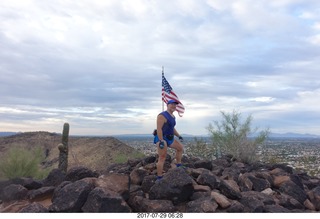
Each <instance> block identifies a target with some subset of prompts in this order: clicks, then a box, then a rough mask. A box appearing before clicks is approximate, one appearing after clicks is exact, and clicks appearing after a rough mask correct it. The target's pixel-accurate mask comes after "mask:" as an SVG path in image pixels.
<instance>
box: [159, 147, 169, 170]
mask: <svg viewBox="0 0 320 219" xmlns="http://www.w3.org/2000/svg"><path fill="white" fill-rule="evenodd" d="M159 144H160V142H158V143H157V148H158V155H159V157H158V162H157V175H158V176H162V173H163V165H164V162H165V161H166V157H167V148H168V147H167V142H166V141H165V142H164V148H162V149H161V148H160V147H159Z"/></svg>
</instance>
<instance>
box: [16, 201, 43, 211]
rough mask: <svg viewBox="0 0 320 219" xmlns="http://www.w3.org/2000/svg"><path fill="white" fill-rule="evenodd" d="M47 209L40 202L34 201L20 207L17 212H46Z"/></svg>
mask: <svg viewBox="0 0 320 219" xmlns="http://www.w3.org/2000/svg"><path fill="white" fill-rule="evenodd" d="M48 212H49V210H48V209H47V208H45V207H44V206H43V205H41V204H40V203H37V202H34V203H31V204H29V205H28V206H26V207H24V208H22V209H21V210H20V211H19V213H48Z"/></svg>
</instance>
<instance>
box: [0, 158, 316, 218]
mask: <svg viewBox="0 0 320 219" xmlns="http://www.w3.org/2000/svg"><path fill="white" fill-rule="evenodd" d="M156 162H157V156H156V155H151V156H148V157H145V158H143V159H136V160H129V161H128V162H127V163H125V164H113V165H111V166H108V167H106V170H105V171H103V172H99V173H98V172H95V171H93V170H90V169H89V168H86V167H81V166H79V167H73V168H71V169H69V170H68V172H67V173H63V172H62V171H60V170H59V169H54V170H52V171H51V172H50V174H49V175H48V177H47V178H46V179H44V180H34V179H32V178H19V179H14V180H8V181H2V182H0V212H21V213H22V212H28V213H40V212H87V213H89V212H127V213H130V212H182V213H188V212H190V213H191V212H192V213H201V212H206V213H213V212H218V213H223V212H237V213H241V212H270V213H271V212H272V213H273V212H277V213H279V212H319V211H320V179H319V178H315V177H311V176H309V175H307V174H306V173H304V172H296V171H294V169H293V168H291V167H290V166H287V165H285V164H265V163H259V162H258V163H253V164H246V163H243V162H240V161H237V160H233V159H232V157H231V156H224V157H222V158H220V159H216V160H213V161H208V160H200V159H192V158H188V157H183V164H184V166H185V168H180V167H179V168H177V167H175V165H174V160H173V159H172V158H171V157H170V155H167V159H166V163H165V166H164V171H165V173H164V177H163V179H162V180H160V181H156Z"/></svg>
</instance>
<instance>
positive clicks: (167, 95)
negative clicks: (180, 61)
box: [162, 75, 185, 117]
mask: <svg viewBox="0 0 320 219" xmlns="http://www.w3.org/2000/svg"><path fill="white" fill-rule="evenodd" d="M162 100H163V102H165V103H166V104H167V103H168V101H169V100H175V101H177V102H179V104H177V108H176V110H177V112H178V114H179V116H180V117H182V116H183V113H184V110H185V109H184V106H183V105H182V103H181V102H180V100H179V98H178V96H177V95H176V93H175V92H174V91H173V90H172V87H171V86H170V84H169V82H168V81H167V79H166V78H165V77H164V75H162Z"/></svg>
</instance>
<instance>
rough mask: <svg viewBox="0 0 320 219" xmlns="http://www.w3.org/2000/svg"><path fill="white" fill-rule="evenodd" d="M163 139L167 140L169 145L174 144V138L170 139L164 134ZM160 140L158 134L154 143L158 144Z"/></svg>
mask: <svg viewBox="0 0 320 219" xmlns="http://www.w3.org/2000/svg"><path fill="white" fill-rule="evenodd" d="M163 139H164V140H165V141H166V142H167V145H168V146H169V147H170V145H172V143H173V142H174V138H172V140H169V139H168V138H166V137H165V136H163ZM158 141H159V138H158V135H156V136H154V139H153V143H154V144H156V143H157V142H158Z"/></svg>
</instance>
